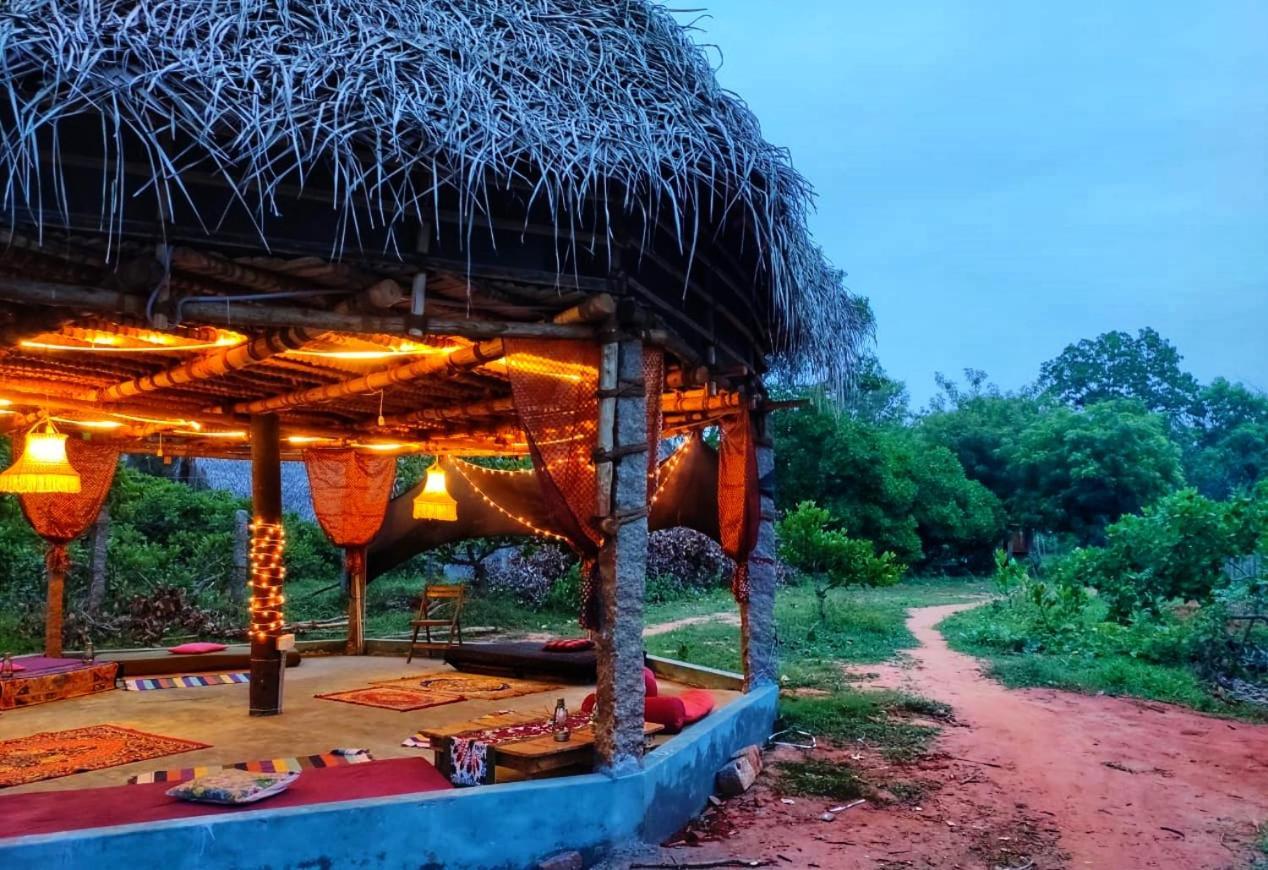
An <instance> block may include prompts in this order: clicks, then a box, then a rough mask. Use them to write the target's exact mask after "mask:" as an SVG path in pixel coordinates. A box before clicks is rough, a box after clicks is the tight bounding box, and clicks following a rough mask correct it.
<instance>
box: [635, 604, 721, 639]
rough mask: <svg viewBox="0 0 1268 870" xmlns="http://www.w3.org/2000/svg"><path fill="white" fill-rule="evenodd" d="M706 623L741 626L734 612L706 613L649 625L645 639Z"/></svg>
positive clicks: (644, 632)
mask: <svg viewBox="0 0 1268 870" xmlns="http://www.w3.org/2000/svg"><path fill="white" fill-rule="evenodd" d="M705 622H714V623H717V624H719V625H739V624H740V615H739V614H738V613H736V612H734V611H731V610H728V611H726V612H723V613H706V614H703V615H701V616H684V617H683V618H682V619H674V620H671V621H669V622H658V623H656V624H655V625H649V626H647V627H646V628H644V629H643V637H655V636H656V635H658V634H668V633H669V632H671V631H673V630H674V629H676V628H684V627H686V626H688V625H700V624H702V623H705Z"/></svg>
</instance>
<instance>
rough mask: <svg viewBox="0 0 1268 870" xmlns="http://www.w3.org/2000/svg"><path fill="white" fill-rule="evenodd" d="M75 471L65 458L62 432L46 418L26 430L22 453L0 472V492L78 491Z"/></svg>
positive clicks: (78, 486)
mask: <svg viewBox="0 0 1268 870" xmlns="http://www.w3.org/2000/svg"><path fill="white" fill-rule="evenodd" d="M79 489H80V480H79V472H77V471H76V470H75V469H74V468H73V467H72V466H71V464H70V460H69V459H67V458H66V436H65V435H63V434H62V433H60V432H58V431H57V430H56V429H54V428H53V424H52V423H50V422H48V421H47V420H46V421H45V422H43V423H39V424H36V426H35V428H33V429H32V430H31V431H30V432H28V433H26V442H25V445H24V446H23V449H22V455H21V456H19V457H18V460H17V462H15V463H13V465H11V466H9V467H8V468H7V469H5V470H4V471H3V472H0V492H14V493H36V492H72V493H73V492H79Z"/></svg>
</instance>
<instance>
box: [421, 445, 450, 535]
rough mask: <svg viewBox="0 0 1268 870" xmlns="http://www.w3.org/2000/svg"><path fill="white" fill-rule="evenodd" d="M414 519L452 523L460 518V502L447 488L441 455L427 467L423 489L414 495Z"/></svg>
mask: <svg viewBox="0 0 1268 870" xmlns="http://www.w3.org/2000/svg"><path fill="white" fill-rule="evenodd" d="M414 519H416V520H443V521H445V522H450V523H452V522H454V521H455V520H457V519H458V502H456V501H454V498H453V496H451V495H450V494H449V491H448V490H447V489H445V470H444V469H443V468H441V467H440V457H436V461H435V462H434V463H432V466H431V468H429V469H427V479H426V480H425V481H424V482H423V491H422V492H420V493H419V494H418V495H417V496H415V497H414Z"/></svg>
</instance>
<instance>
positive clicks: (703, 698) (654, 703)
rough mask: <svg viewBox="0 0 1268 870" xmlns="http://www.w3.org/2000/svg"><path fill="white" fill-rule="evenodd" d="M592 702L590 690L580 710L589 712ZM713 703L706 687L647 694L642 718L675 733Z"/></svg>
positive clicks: (710, 710) (706, 710)
mask: <svg viewBox="0 0 1268 870" xmlns="http://www.w3.org/2000/svg"><path fill="white" fill-rule="evenodd" d="M594 704H595V696H594V693H593V692H591V693H590V694H589V695H586V698H585V700H584V701H582V702H581V712H582V713H589V712H590V711H591V710H593V709H594ZM713 704H714V702H713V693H712V692H710V691H708V690H706V689H688V690H687V691H685V692H683V693H682V694H681V695H649V696H648V698H647V700H646V701H644V702H643V719H644V720H645V721H647V722H655V723H656V724H657V725H664V726H665V733H666V734H677V733H678V732H679V731H681V730H682V729H683V728H685V727H687V726H688V725H694V724H695V723H696V722H699V721H700V720H701V719H703V718H704V717H705V716H708V715H709V714H710V713H712V712H713Z"/></svg>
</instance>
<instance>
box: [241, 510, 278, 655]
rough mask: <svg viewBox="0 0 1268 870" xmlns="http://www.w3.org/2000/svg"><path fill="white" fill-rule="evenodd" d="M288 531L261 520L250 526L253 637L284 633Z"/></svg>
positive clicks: (267, 636)
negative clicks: (284, 593)
mask: <svg viewBox="0 0 1268 870" xmlns="http://www.w3.org/2000/svg"><path fill="white" fill-rule="evenodd" d="M285 551H286V532H285V530H284V529H283V528H282V524H281V523H266V522H264V521H263V520H261V519H259V518H258V517H257V518H256V519H255V520H254V521H253V522H252V523H251V551H250V552H251V636H252V637H253V638H254V639H255V640H261V641H262V640H268V639H269V638H270V637H275V636H277V635H278V634H280V633H281V631H282V605H283V604H285V603H286V597H285V596H284V595H283V594H282V583H283V582H284V581H285V580H286V566H285V565H284V564H283V562H282V556H283V554H284V553H285Z"/></svg>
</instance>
